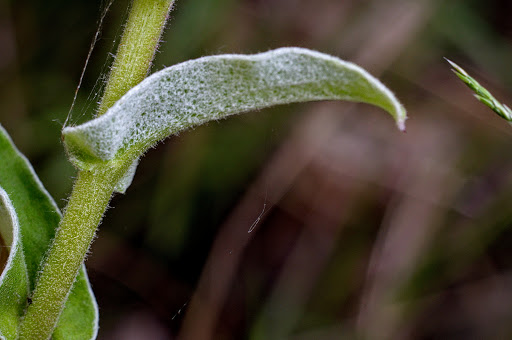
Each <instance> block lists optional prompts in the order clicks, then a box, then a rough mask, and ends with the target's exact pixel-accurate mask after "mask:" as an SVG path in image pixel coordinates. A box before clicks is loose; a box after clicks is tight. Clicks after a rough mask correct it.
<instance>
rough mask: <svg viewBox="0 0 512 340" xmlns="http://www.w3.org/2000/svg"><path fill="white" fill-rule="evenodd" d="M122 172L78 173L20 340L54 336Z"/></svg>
mask: <svg viewBox="0 0 512 340" xmlns="http://www.w3.org/2000/svg"><path fill="white" fill-rule="evenodd" d="M128 165H129V164H128ZM126 168H127V167H126ZM122 171H123V169H122V168H118V169H111V168H107V169H97V170H96V171H81V172H79V173H78V178H77V180H76V182H75V186H74V188H73V192H72V194H71V197H70V200H69V204H68V206H67V207H66V210H65V214H64V217H63V219H62V221H61V225H60V228H59V230H58V231H57V234H56V237H55V239H54V241H53V244H52V248H51V250H50V253H49V256H48V257H47V259H46V262H45V265H44V269H43V272H42V274H41V276H40V277H39V279H38V281H37V286H36V290H35V292H34V295H33V297H32V304H31V305H30V306H29V308H28V310H27V314H26V315H25V319H24V322H23V324H22V328H21V332H20V339H48V338H49V337H50V336H51V334H52V332H53V329H54V327H55V324H56V322H57V320H58V317H59V315H60V313H61V311H62V309H63V307H64V304H65V302H66V300H67V297H68V295H69V292H70V290H71V287H72V286H73V283H74V281H75V278H76V275H77V274H78V270H79V268H80V265H81V264H82V262H83V260H84V257H85V255H86V252H87V250H88V249H89V245H90V243H91V241H92V239H93V237H94V233H95V231H96V228H97V226H98V224H99V222H100V220H101V217H102V215H103V212H104V211H105V209H106V207H107V205H108V202H109V200H110V196H111V194H112V192H113V190H114V186H115V185H116V183H117V181H118V180H119V178H120V177H121V176H122V174H123V173H124V172H122ZM124 171H126V170H124Z"/></svg>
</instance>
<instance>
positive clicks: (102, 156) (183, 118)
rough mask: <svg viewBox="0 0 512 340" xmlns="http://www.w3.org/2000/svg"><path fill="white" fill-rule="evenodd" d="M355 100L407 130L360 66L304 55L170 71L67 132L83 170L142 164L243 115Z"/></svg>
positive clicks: (203, 62) (203, 63)
mask: <svg viewBox="0 0 512 340" xmlns="http://www.w3.org/2000/svg"><path fill="white" fill-rule="evenodd" d="M316 100H350V101H355V102H364V103H369V104H374V105H376V106H379V107H381V108H383V109H385V110H386V111H388V112H389V113H390V114H391V115H392V116H393V117H394V118H395V119H396V121H397V124H398V127H399V128H400V129H402V130H403V129H404V122H405V119H406V114H405V110H404V108H403V107H402V105H401V104H400V103H399V102H398V101H397V99H396V98H395V96H394V95H393V94H392V93H391V91H389V90H388V89H387V88H386V87H385V86H384V85H383V84H382V83H381V82H379V81H378V80H377V79H376V78H374V77H373V76H371V75H370V74H369V73H368V72H366V71H365V70H363V69H362V68H360V67H359V66H357V65H354V64H352V63H349V62H346V61H343V60H340V59H338V58H335V57H332V56H329V55H326V54H322V53H319V52H314V51H310V50H307V49H303V48H281V49H277V50H273V51H270V52H266V53H261V54H255V55H250V56H244V55H219V56H210V57H204V58H200V59H197V60H192V61H188V62H184V63H182V64H178V65H175V66H172V67H168V68H166V69H164V70H161V71H159V72H156V73H155V74H153V75H152V76H150V77H148V78H146V79H145V80H144V81H142V82H141V83H140V84H139V85H137V86H135V87H134V88H133V89H131V90H130V91H128V92H127V93H126V94H125V95H124V96H123V97H122V98H121V99H120V100H119V101H118V102H117V103H116V104H114V105H113V106H112V108H110V109H109V110H108V111H107V113H106V114H104V115H102V116H100V117H98V118H96V119H93V120H91V121H89V122H87V123H85V124H82V125H79V126H76V127H66V128H65V129H64V130H63V137H64V143H65V145H66V148H67V151H68V154H69V157H70V159H71V161H72V162H73V163H74V164H75V165H76V166H77V167H78V168H80V169H83V170H91V169H93V168H94V167H96V166H98V165H100V164H103V163H106V162H116V161H122V162H125V161H130V160H135V159H137V158H138V157H139V156H140V155H142V154H143V153H144V152H145V151H146V150H147V149H148V148H150V147H151V146H153V145H154V144H156V143H157V142H158V141H160V140H162V139H164V138H166V137H168V136H169V135H172V134H176V133H178V132H180V131H183V130H186V129H189V128H191V127H194V126H197V125H200V124H203V123H205V122H208V121H211V120H218V119H221V118H224V117H227V116H229V115H232V114H236V113H239V112H245V111H249V110H256V109H262V108H265V107H269V106H272V105H277V104H286V103H293V102H306V101H316Z"/></svg>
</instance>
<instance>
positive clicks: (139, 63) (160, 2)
mask: <svg viewBox="0 0 512 340" xmlns="http://www.w3.org/2000/svg"><path fill="white" fill-rule="evenodd" d="M173 2H174V1H173V0H134V2H133V5H132V9H131V11H130V16H129V17H128V21H127V23H126V27H125V29H124V33H123V37H122V38H121V42H120V43H119V47H118V50H117V57H116V60H115V61H114V64H113V65H112V70H111V71H110V76H109V79H108V82H107V85H106V87H105V93H104V95H103V98H102V100H101V103H100V106H99V108H98V112H97V114H98V116H101V115H102V114H104V113H105V112H107V110H108V109H109V108H110V107H111V106H112V105H114V103H115V102H117V101H118V100H119V98H121V97H122V96H123V95H124V94H125V93H126V92H127V91H128V90H129V89H131V88H132V87H134V86H135V85H137V84H138V83H140V82H141V81H142V80H144V78H146V76H147V74H148V72H149V69H150V68H151V62H152V60H153V57H154V55H155V51H156V49H157V48H158V43H159V42H160V35H161V33H162V30H163V27H164V26H165V22H166V21H167V17H168V14H169V9H170V7H171V6H172V3H173Z"/></svg>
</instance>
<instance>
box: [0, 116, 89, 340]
mask: <svg viewBox="0 0 512 340" xmlns="http://www.w3.org/2000/svg"><path fill="white" fill-rule="evenodd" d="M0 160H1V161H0V188H1V189H0V235H1V236H2V239H3V240H4V242H5V243H6V245H7V246H9V247H10V252H9V257H8V260H7V264H6V266H5V268H4V270H3V272H2V275H1V276H0V296H1V298H0V335H1V336H3V337H4V338H5V339H15V338H16V332H17V328H18V326H19V321H20V317H21V316H22V313H23V311H24V310H25V308H26V306H27V303H28V302H27V301H28V299H27V298H28V296H29V295H28V294H29V292H30V291H32V290H33V289H34V286H35V281H36V278H37V273H38V271H39V269H40V268H39V264H40V263H41V261H42V259H43V257H44V255H45V253H46V251H47V250H48V248H49V245H50V243H51V241H52V239H53V237H54V235H55V230H56V228H57V226H58V223H59V221H60V218H61V214H60V211H59V209H58V207H57V205H56V204H55V202H54V201H53V199H52V198H51V197H50V195H49V194H48V192H47V191H46V190H45V189H44V187H43V186H42V184H41V182H40V181H39V179H38V177H37V175H36V174H35V172H34V170H33V168H32V166H31V165H30V163H29V162H28V160H27V159H26V158H25V157H24V156H23V155H22V154H21V153H20V152H19V151H18V150H17V149H16V147H15V146H14V144H13V142H12V141H11V139H10V138H9V136H8V134H7V132H6V131H5V130H4V128H3V127H2V126H1V125H0ZM71 321H72V322H71ZM97 328H98V310H97V305H96V301H95V298H94V295H93V293H92V290H91V289H90V286H89V283H88V279H87V275H86V272H85V267H83V266H82V268H81V269H80V272H79V275H78V278H77V281H76V282H75V285H74V287H73V291H72V292H71V294H70V296H69V299H68V302H67V303H66V306H65V309H64V311H63V313H62V315H61V319H60V321H59V324H58V325H57V328H56V330H55V333H54V335H53V339H92V338H95V337H96V332H97Z"/></svg>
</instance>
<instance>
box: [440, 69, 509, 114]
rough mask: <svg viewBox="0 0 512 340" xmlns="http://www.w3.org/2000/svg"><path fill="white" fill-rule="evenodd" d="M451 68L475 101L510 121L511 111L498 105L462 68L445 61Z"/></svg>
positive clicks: (504, 106) (503, 105) (500, 104)
mask: <svg viewBox="0 0 512 340" xmlns="http://www.w3.org/2000/svg"><path fill="white" fill-rule="evenodd" d="M446 60H447V61H448V62H449V63H450V65H452V67H453V72H454V73H455V74H456V75H457V77H459V78H460V80H462V81H463V82H464V84H466V85H467V86H468V87H469V88H470V89H471V90H472V91H473V92H475V94H474V96H475V97H476V99H478V100H479V101H481V102H482V103H484V104H485V105H487V106H488V107H490V108H491V110H493V111H494V112H496V113H497V114H498V116H500V117H501V118H503V119H505V120H507V121H509V122H510V121H512V110H510V108H509V107H508V106H507V105H505V104H502V103H500V102H499V101H498V100H497V99H496V98H494V96H493V95H492V94H491V93H490V92H489V91H488V90H487V89H486V88H484V87H483V86H482V85H480V83H478V82H477V81H476V80H475V79H474V78H473V77H471V76H470V75H469V74H468V73H467V72H466V71H465V70H464V69H463V68H462V67H460V66H459V65H457V64H455V63H454V62H452V61H451V60H448V59H446Z"/></svg>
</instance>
